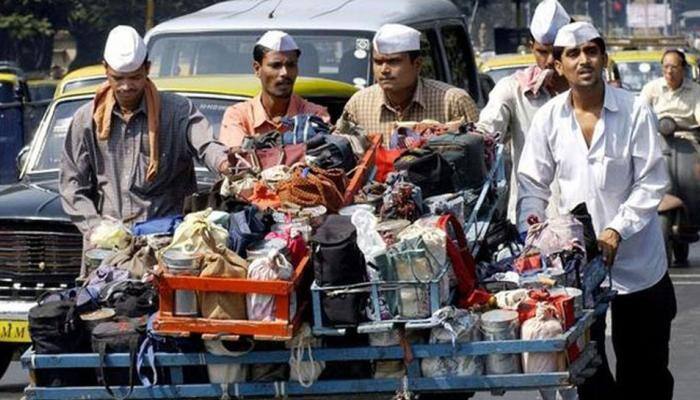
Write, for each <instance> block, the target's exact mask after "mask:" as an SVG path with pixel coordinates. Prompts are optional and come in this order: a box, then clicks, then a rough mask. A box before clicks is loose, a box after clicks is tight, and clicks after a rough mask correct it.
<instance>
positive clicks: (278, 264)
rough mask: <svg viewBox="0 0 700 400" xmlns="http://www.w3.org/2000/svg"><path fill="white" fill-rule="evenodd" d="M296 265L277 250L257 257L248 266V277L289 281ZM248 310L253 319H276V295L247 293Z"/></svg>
mask: <svg viewBox="0 0 700 400" xmlns="http://www.w3.org/2000/svg"><path fill="white" fill-rule="evenodd" d="M293 274H294V267H292V264H290V263H289V261H287V259H286V258H285V257H284V256H283V255H282V254H280V253H279V252H278V251H277V250H270V252H269V253H268V254H267V255H266V256H264V257H260V258H256V259H255V260H253V262H252V263H250V265H249V266H248V279H250V280H256V281H273V280H283V281H289V280H291V279H292V276H293ZM246 311H247V312H248V319H249V320H251V321H273V320H274V319H275V297H274V296H272V295H269V294H260V293H248V294H246Z"/></svg>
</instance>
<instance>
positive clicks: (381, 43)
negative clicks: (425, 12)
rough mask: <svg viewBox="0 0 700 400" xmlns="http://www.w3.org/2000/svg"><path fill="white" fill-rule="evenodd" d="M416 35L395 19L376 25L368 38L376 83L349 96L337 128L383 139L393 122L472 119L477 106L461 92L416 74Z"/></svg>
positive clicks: (418, 62) (418, 67)
mask: <svg viewBox="0 0 700 400" xmlns="http://www.w3.org/2000/svg"><path fill="white" fill-rule="evenodd" d="M420 35H421V34H420V32H419V31H417V30H415V29H413V28H410V27H408V26H404V25H399V24H387V25H384V26H382V27H381V28H379V30H378V31H377V33H376V34H375V36H374V40H373V41H372V42H373V47H374V50H373V53H372V68H373V71H374V77H375V79H376V81H377V83H376V84H374V85H372V86H370V87H368V88H366V89H363V90H361V91H359V92H357V93H355V94H354V95H353V96H352V97H351V98H350V100H349V101H348V103H347V104H346V105H345V109H344V110H343V114H342V115H341V117H340V118H339V119H338V122H337V124H336V127H337V129H338V131H339V132H340V133H350V126H351V124H349V123H348V122H351V123H353V124H355V125H358V126H359V127H361V128H363V129H364V131H365V132H367V133H380V134H382V135H384V143H385V144H386V143H389V135H390V134H391V131H392V129H393V127H394V123H395V122H396V121H417V122H420V121H422V120H426V119H430V120H435V121H438V122H443V123H445V122H450V121H456V120H460V119H462V118H463V119H464V121H465V122H476V120H477V119H478V118H479V111H478V110H477V108H476V104H475V103H474V100H472V98H471V97H469V94H468V93H467V92H466V91H464V90H463V89H459V88H457V87H454V86H451V85H448V84H446V83H443V82H439V81H435V80H432V79H426V78H421V77H420V71H421V67H422V65H423V59H422V57H421V56H420Z"/></svg>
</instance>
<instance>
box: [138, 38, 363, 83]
mask: <svg viewBox="0 0 700 400" xmlns="http://www.w3.org/2000/svg"><path fill="white" fill-rule="evenodd" d="M289 33H290V34H291V35H293V36H294V40H295V41H296V43H297V45H298V46H299V49H300V50H301V57H300V58H299V75H300V76H307V77H319V78H326V79H332V80H337V81H343V82H347V83H350V84H352V85H355V86H358V87H364V86H367V83H368V81H369V76H370V71H369V67H370V63H369V59H370V53H369V51H370V38H369V34H368V33H360V32H347V31H338V32H332V31H331V32H329V31H323V33H318V32H309V31H289ZM262 34H263V31H259V32H252V31H236V32H223V33H212V34H201V33H200V34H197V35H192V34H168V35H161V36H154V37H153V38H151V40H150V41H149V52H148V56H149V59H150V61H151V76H190V75H208V74H250V73H252V68H253V67H252V62H253V47H254V46H255V42H256V41H257V39H258V38H259V37H260V36H261V35H262Z"/></svg>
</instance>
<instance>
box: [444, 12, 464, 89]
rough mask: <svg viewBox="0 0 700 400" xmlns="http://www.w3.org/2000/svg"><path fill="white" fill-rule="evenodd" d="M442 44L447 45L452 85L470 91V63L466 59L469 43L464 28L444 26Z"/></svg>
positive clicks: (446, 52) (446, 53)
mask: <svg viewBox="0 0 700 400" xmlns="http://www.w3.org/2000/svg"><path fill="white" fill-rule="evenodd" d="M442 42H443V44H444V45H445V56H446V57H447V65H448V66H449V68H450V75H451V76H452V84H453V85H455V86H457V87H461V88H463V89H467V90H469V63H468V61H467V59H466V55H467V54H468V53H467V51H466V49H467V48H469V42H468V40H467V35H466V34H465V33H464V28H463V27H462V26H459V25H452V26H444V27H443V28H442Z"/></svg>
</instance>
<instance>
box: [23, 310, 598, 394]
mask: <svg viewBox="0 0 700 400" xmlns="http://www.w3.org/2000/svg"><path fill="white" fill-rule="evenodd" d="M595 314H599V312H594V311H593V310H585V312H584V315H583V317H582V318H580V319H579V320H578V322H577V323H576V324H575V325H574V326H573V327H571V329H569V330H568V331H567V332H565V333H563V334H562V335H559V336H558V337H556V338H553V339H548V340H505V341H481V342H472V343H457V344H456V345H455V346H454V347H453V346H452V345H451V344H428V345H426V344H423V345H412V346H411V352H412V356H413V359H412V361H411V362H410V363H409V364H408V365H407V369H406V370H407V374H406V376H404V378H402V379H353V380H327V381H316V382H315V383H314V384H313V385H311V386H310V387H304V386H302V385H301V384H299V383H298V382H294V381H279V382H244V383H235V384H234V383H231V384H183V383H182V382H183V374H182V367H184V366H188V365H208V364H254V363H256V364H257V363H287V362H288V361H289V356H290V351H252V352H249V353H246V354H244V355H242V356H239V357H226V356H214V355H211V354H208V353H192V354H172V353H156V355H155V362H156V366H157V367H164V368H169V369H170V377H171V380H172V381H173V382H174V383H173V384H169V385H155V386H150V387H145V386H136V387H135V388H134V391H133V393H132V395H131V397H130V398H131V399H169V398H224V399H225V398H230V397H287V396H330V395H342V394H377V393H386V394H391V393H396V392H401V393H404V392H411V393H419V392H466V391H498V392H500V391H507V390H535V389H542V388H562V387H568V386H571V385H575V384H577V383H580V382H581V381H582V376H583V375H582V372H583V371H584V370H585V369H587V368H589V367H590V365H591V364H592V362H593V360H594V359H595V356H596V354H595V343H594V342H589V343H588V344H587V345H586V346H585V348H584V349H583V351H582V352H581V354H580V356H579V357H578V358H577V359H576V360H575V361H573V362H572V363H571V364H570V365H569V368H568V370H566V371H562V372H551V373H537V374H511V375H481V376H464V377H458V376H446V377H439V378H427V377H421V374H420V360H421V359H423V358H433V357H454V356H478V355H482V356H483V355H488V354H514V353H523V352H562V351H566V349H567V348H568V347H569V346H570V345H572V344H573V343H575V342H576V341H577V340H578V339H579V338H581V337H582V336H584V335H586V334H587V332H588V330H589V328H590V326H591V324H592V323H593V321H594V318H595ZM584 337H585V336H584ZM312 354H313V359H314V360H316V361H351V360H371V361H376V360H403V359H404V357H405V351H404V349H403V348H402V347H401V346H392V347H353V348H315V349H313V352H312ZM129 360H130V358H129V355H128V354H126V353H124V354H110V355H107V357H106V361H105V365H106V367H107V368H109V367H123V368H126V367H128V366H129ZM305 360H307V361H308V354H306V358H305ZM22 366H23V367H24V368H25V369H27V370H29V371H36V370H40V369H49V368H57V369H60V368H97V367H98V366H99V356H98V355H97V354H61V355H37V354H35V353H34V352H33V351H32V349H29V350H27V351H26V352H25V353H24V354H23V355H22ZM112 389H113V391H114V393H115V394H116V395H118V396H119V395H122V396H123V395H125V394H126V393H127V392H128V387H123V386H122V387H113V388H112ZM24 392H25V395H26V398H27V399H28V400H34V399H37V400H39V399H43V400H63V399H76V398H80V399H104V400H110V399H112V397H111V396H110V395H109V393H108V392H107V391H106V390H105V388H104V387H101V386H91V387H37V386H35V385H29V386H28V387H27V388H26V389H25V391H24Z"/></svg>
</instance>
